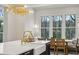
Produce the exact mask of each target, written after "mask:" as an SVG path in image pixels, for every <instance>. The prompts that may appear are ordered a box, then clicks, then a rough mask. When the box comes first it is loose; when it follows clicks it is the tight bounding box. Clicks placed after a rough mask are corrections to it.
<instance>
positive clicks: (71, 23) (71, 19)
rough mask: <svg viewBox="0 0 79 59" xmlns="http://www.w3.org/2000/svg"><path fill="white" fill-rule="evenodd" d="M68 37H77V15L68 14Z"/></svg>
mask: <svg viewBox="0 0 79 59" xmlns="http://www.w3.org/2000/svg"><path fill="white" fill-rule="evenodd" d="M65 17H66V20H65V22H66V23H65V24H66V33H65V34H66V39H73V38H75V23H76V17H75V15H74V14H73V15H66V16H65Z"/></svg>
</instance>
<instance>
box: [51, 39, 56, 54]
mask: <svg viewBox="0 0 79 59" xmlns="http://www.w3.org/2000/svg"><path fill="white" fill-rule="evenodd" d="M50 49H54V54H55V50H56V47H55V39H54V38H51V41H50Z"/></svg>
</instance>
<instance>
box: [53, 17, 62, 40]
mask: <svg viewBox="0 0 79 59" xmlns="http://www.w3.org/2000/svg"><path fill="white" fill-rule="evenodd" d="M61 29H62V16H53V37H54V38H56V39H60V38H61Z"/></svg>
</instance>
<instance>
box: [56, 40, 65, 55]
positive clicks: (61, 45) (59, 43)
mask: <svg viewBox="0 0 79 59" xmlns="http://www.w3.org/2000/svg"><path fill="white" fill-rule="evenodd" d="M59 49H63V50H64V53H65V40H64V39H61V40H57V41H56V52H57V54H58V50H59ZM65 54H66V53H65Z"/></svg>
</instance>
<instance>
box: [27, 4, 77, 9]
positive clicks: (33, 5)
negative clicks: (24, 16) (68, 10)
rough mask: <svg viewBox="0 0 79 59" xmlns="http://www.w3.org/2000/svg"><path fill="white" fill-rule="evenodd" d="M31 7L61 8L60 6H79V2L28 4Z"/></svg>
mask: <svg viewBox="0 0 79 59" xmlns="http://www.w3.org/2000/svg"><path fill="white" fill-rule="evenodd" d="M27 6H28V7H30V8H35V9H40V8H41V9H43V8H59V7H79V4H28V5H27Z"/></svg>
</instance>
